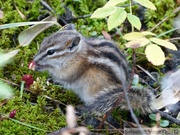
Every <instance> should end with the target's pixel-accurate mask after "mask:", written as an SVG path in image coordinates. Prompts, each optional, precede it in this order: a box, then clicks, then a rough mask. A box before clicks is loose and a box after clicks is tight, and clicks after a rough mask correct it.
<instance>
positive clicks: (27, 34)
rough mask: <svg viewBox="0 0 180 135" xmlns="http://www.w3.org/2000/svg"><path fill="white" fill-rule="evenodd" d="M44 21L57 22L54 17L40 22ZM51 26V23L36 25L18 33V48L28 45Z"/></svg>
mask: <svg viewBox="0 0 180 135" xmlns="http://www.w3.org/2000/svg"><path fill="white" fill-rule="evenodd" d="M44 21H52V22H57V18H55V17H54V16H48V17H47V18H45V19H44V20H42V22H44ZM52 25H53V23H44V24H36V25H33V26H31V27H30V28H28V29H26V30H24V31H23V32H21V33H20V35H19V37H18V41H19V44H20V46H27V45H29V44H30V43H31V42H32V40H33V39H34V38H35V37H36V36H37V35H38V34H39V33H41V32H42V31H44V30H45V29H47V28H49V27H50V26H52Z"/></svg>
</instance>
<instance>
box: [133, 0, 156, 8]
mask: <svg viewBox="0 0 180 135" xmlns="http://www.w3.org/2000/svg"><path fill="white" fill-rule="evenodd" d="M134 1H135V2H137V3H139V4H140V5H142V6H145V7H146V8H150V9H152V10H156V7H155V6H154V4H153V3H152V2H151V1H149V0H134Z"/></svg>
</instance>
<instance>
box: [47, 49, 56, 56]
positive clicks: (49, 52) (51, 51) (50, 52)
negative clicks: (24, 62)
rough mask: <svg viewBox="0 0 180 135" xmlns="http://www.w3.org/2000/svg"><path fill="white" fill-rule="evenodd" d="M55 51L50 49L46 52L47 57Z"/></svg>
mask: <svg viewBox="0 0 180 135" xmlns="http://www.w3.org/2000/svg"><path fill="white" fill-rule="evenodd" d="M55 51H56V50H54V49H51V50H48V51H47V55H53V54H54V53H55Z"/></svg>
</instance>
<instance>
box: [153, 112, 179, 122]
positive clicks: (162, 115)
mask: <svg viewBox="0 0 180 135" xmlns="http://www.w3.org/2000/svg"><path fill="white" fill-rule="evenodd" d="M154 113H160V114H161V117H164V118H166V119H168V120H170V121H172V122H174V123H176V124H178V125H180V120H178V119H176V118H174V117H172V116H171V115H169V114H167V113H165V112H162V111H159V110H156V111H154Z"/></svg>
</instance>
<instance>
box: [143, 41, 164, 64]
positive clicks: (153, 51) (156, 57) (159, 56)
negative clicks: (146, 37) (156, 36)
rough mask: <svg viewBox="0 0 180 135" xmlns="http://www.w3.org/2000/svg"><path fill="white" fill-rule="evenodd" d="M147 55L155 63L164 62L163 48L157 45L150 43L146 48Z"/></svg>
mask: <svg viewBox="0 0 180 135" xmlns="http://www.w3.org/2000/svg"><path fill="white" fill-rule="evenodd" d="M145 53H146V57H147V59H148V61H150V62H151V63H152V64H153V65H156V66H160V65H163V64H164V61H165V55H164V52H163V51H162V49H161V48H160V47H159V46H157V45H155V44H150V45H148V46H147V47H146V49H145Z"/></svg>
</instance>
